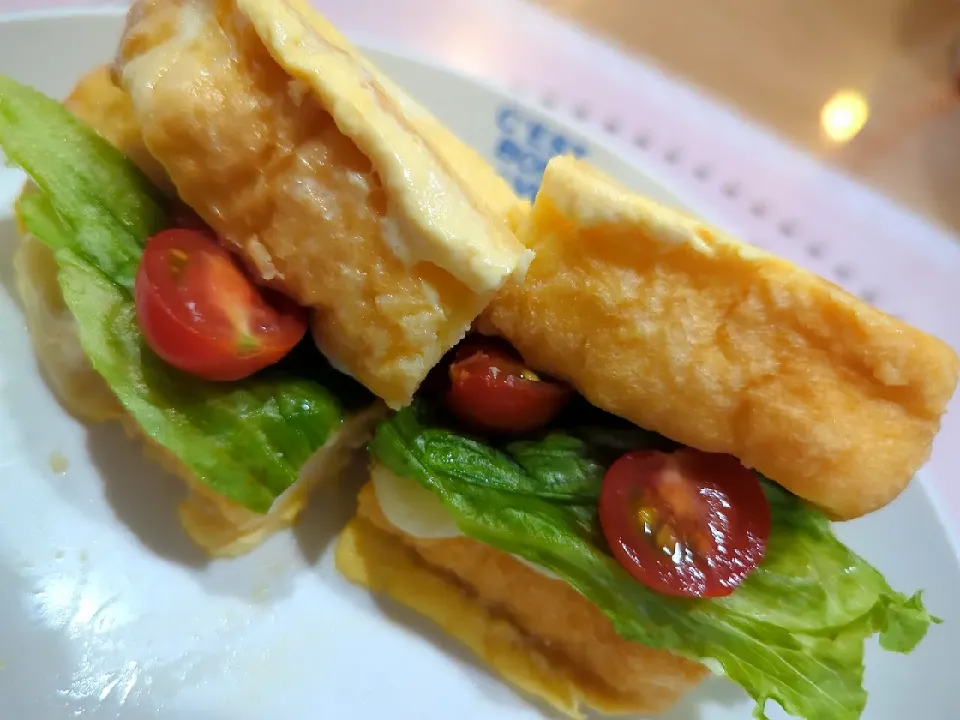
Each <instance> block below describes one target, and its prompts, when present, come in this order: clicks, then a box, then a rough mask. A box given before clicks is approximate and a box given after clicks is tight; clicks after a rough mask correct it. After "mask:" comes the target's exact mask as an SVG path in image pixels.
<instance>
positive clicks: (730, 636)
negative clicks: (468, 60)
mask: <svg viewBox="0 0 960 720" xmlns="http://www.w3.org/2000/svg"><path fill="white" fill-rule="evenodd" d="M518 236H519V238H520V239H521V240H522V241H523V242H524V243H525V244H526V245H527V247H529V248H530V249H532V250H533V251H535V253H536V257H535V259H534V261H533V262H532V264H531V265H530V268H529V270H528V272H527V274H526V277H525V279H524V280H523V281H522V282H516V283H509V284H508V285H507V286H506V287H505V288H504V289H503V290H502V291H501V292H500V294H499V295H498V296H497V298H496V299H495V300H494V301H493V302H492V303H491V305H490V306H489V307H488V309H487V310H486V311H485V313H484V314H483V316H482V318H481V319H480V321H479V322H478V323H477V328H478V329H479V330H480V331H481V332H483V333H486V334H487V335H488V336H491V337H487V338H484V337H482V336H475V337H472V338H469V339H468V340H467V341H466V342H465V343H464V344H463V345H462V346H461V347H460V348H459V349H458V350H457V351H456V352H455V353H453V354H451V356H450V357H449V358H448V359H447V361H446V362H445V365H446V367H445V368H441V369H440V370H439V371H438V372H439V373H440V374H439V376H438V377H437V380H436V382H432V383H430V384H429V385H428V386H425V387H424V389H423V390H422V391H421V394H420V396H419V397H418V400H417V401H416V403H415V404H414V405H413V406H412V407H410V408H406V409H404V410H402V411H400V412H398V413H396V414H395V415H393V416H392V417H391V418H389V419H388V420H386V421H384V422H383V423H382V424H380V426H379V427H378V429H377V431H376V433H375V436H374V439H373V441H372V442H371V444H370V451H371V482H370V483H368V485H367V486H366V487H365V488H364V489H363V491H362V492H361V495H360V501H359V506H358V512H357V515H356V517H355V518H354V520H353V521H352V522H351V524H350V526H349V527H348V529H347V530H346V532H345V533H344V534H343V536H342V537H341V540H340V542H339V545H338V550H337V562H338V567H339V568H340V570H341V572H343V573H344V574H345V575H346V576H347V577H349V578H350V579H352V580H354V581H356V582H359V583H362V584H363V585H366V586H367V587H370V588H372V589H374V590H378V591H383V592H385V593H387V594H389V595H391V596H393V597H394V598H396V599H397V600H399V601H400V602H402V603H404V604H406V605H408V606H410V607H412V608H414V609H415V610H417V611H418V612H420V613H423V614H424V615H426V616H428V617H430V618H432V619H433V620H434V621H435V622H436V623H437V624H439V625H440V626H441V627H442V628H443V629H444V630H446V631H447V632H449V633H451V634H452V635H454V636H455V637H457V638H458V639H459V640H461V641H462V642H463V643H465V644H466V645H467V646H469V647H470V648H471V649H472V650H474V651H475V652H476V653H477V654H478V655H480V656H481V657H482V658H483V659H484V660H485V661H487V662H488V663H490V664H491V665H492V666H493V667H494V668H495V669H496V670H497V671H498V672H499V673H500V674H501V675H502V676H503V677H504V678H505V679H506V680H507V681H509V682H511V683H512V684H514V685H515V686H517V687H519V688H521V689H523V690H526V691H528V692H530V693H532V694H534V695H536V696H539V697H540V698H541V699H543V700H545V701H546V702H548V703H549V704H551V705H552V706H554V707H555V708H557V709H558V710H560V711H562V712H565V713H567V714H569V715H571V716H574V717H576V716H578V715H580V713H581V712H582V711H583V710H584V709H587V708H593V709H596V710H599V711H602V712H605V713H615V714H632V713H636V714H658V713H661V712H663V711H665V710H666V709H668V708H669V707H670V706H671V705H672V704H673V703H674V702H675V701H676V700H677V699H678V698H679V697H680V696H681V695H682V694H683V693H684V692H686V691H687V690H689V689H691V688H693V687H694V686H696V684H697V683H698V682H700V681H701V680H702V679H703V678H704V677H705V676H706V675H707V674H708V673H709V672H711V671H712V672H715V673H717V674H721V675H724V676H726V677H727V678H729V679H730V680H731V681H733V682H735V683H737V684H739V685H740V686H741V687H742V688H743V689H744V690H745V691H746V692H747V694H748V695H749V696H750V697H752V698H753V699H754V700H755V701H756V704H757V716H758V717H764V709H765V707H766V705H767V702H768V701H773V702H776V703H778V704H779V705H781V706H782V707H783V709H784V710H786V712H787V713H788V714H790V715H793V716H796V717H801V718H807V719H808V720H814V719H817V720H819V719H820V718H832V719H838V720H846V719H852V718H858V717H860V714H861V712H862V711H863V709H864V707H865V704H866V700H867V698H866V693H865V691H864V689H863V686H862V679H863V671H864V668H863V648H864V644H865V641H866V640H867V639H868V638H870V637H872V636H874V635H879V637H880V644H881V646H882V647H884V648H885V649H887V650H893V651H899V652H908V651H910V650H912V649H913V648H914V647H915V646H916V645H917V643H919V642H920V640H921V639H922V638H923V636H924V635H925V633H926V631H927V628H928V626H929V625H930V624H931V623H933V622H936V619H935V618H933V617H931V616H930V615H929V614H928V613H927V612H926V610H925V609H924V607H923V605H922V603H921V600H920V596H919V594H916V595H913V596H912V597H907V596H904V595H901V594H900V593H898V592H897V591H895V590H893V589H892V588H890V587H889V585H888V584H887V583H886V581H885V580H884V578H883V577H882V576H881V575H880V573H879V572H878V571H877V570H875V569H874V568H873V567H871V566H870V565H869V563H867V562H866V561H865V560H864V559H862V558H860V557H858V556H857V555H856V554H854V553H853V552H852V551H851V550H849V549H848V548H847V547H845V546H844V545H843V544H842V543H841V542H840V541H839V540H838V539H837V538H836V537H835V536H834V535H833V533H832V532H831V527H830V519H848V518H855V517H858V516H861V515H863V514H865V513H868V512H871V511H873V510H875V509H877V508H879V507H882V506H883V505H885V504H887V503H889V502H891V501H892V500H893V499H894V498H895V497H896V496H897V494H898V493H899V492H900V491H902V490H903V488H904V487H905V486H906V485H907V484H908V482H909V480H910V479H911V477H912V476H913V474H914V473H915V472H916V470H917V469H918V468H919V467H920V466H921V465H922V464H923V463H924V462H925V461H926V459H927V457H928V455H929V453H930V448H931V443H932V441H933V438H934V436H935V435H936V433H937V431H938V428H939V423H940V418H941V416H942V414H943V412H944V411H945V408H946V406H947V403H948V401H949V399H950V397H951V396H952V394H953V392H954V390H955V388H956V383H957V375H958V359H957V356H956V354H955V353H954V352H953V350H951V349H950V348H949V347H947V346H946V345H945V344H943V343H942V342H940V341H939V340H937V339H935V338H932V337H930V336H929V335H926V334H925V333H923V332H921V331H919V330H917V329H915V328H912V327H910V326H909V325H906V324H905V323H902V322H900V321H898V320H895V319H893V318H890V317H888V316H886V315H884V314H883V313H881V312H879V311H877V310H875V309H873V308H871V307H868V306H867V305H865V304H863V303H861V302H860V301H859V300H857V299H856V298H854V297H852V296H850V295H849V294H847V293H846V292H844V291H843V290H842V289H840V288H838V287H836V286H834V285H832V284H830V283H828V282H826V281H824V280H822V279H820V278H817V277H815V276H813V275H811V274H809V273H807V272H806V271H804V270H802V269H800V268H797V267H795V266H793V265H791V264H790V263H788V262H786V261H783V260H781V259H778V258H775V257H773V256H771V255H769V254H767V253H764V252H761V251H760V250H758V249H756V248H753V247H750V246H748V245H745V244H742V243H739V242H737V241H736V240H734V239H732V238H730V237H727V236H726V235H724V234H722V233H720V232H718V231H717V230H715V229H712V228H709V227H707V226H705V225H703V224H702V223H700V222H698V221H696V220H694V219H692V218H689V217H686V216H684V215H682V214H680V213H677V212H674V211H672V210H670V209H667V208H664V207H661V206H659V205H657V204H655V203H652V202H650V201H648V200H646V199H644V198H640V197H637V196H635V195H634V194H632V193H630V192H629V191H627V190H626V189H624V188H622V187H620V186H618V185H617V184H616V183H614V182H613V181H611V180H610V179H608V178H606V177H604V176H603V175H601V174H600V173H598V172H597V171H595V170H593V169H592V168H590V167H589V166H587V165H585V164H584V163H582V162H580V161H577V160H574V159H572V158H556V159H554V160H552V161H551V162H550V164H549V165H548V167H547V171H546V174H545V176H544V180H543V184H542V186H541V188H540V191H539V193H538V195H537V197H536V200H535V202H534V204H533V208H532V211H531V212H530V214H529V216H528V217H526V218H525V219H524V220H523V221H522V222H521V224H520V227H519V233H518Z"/></svg>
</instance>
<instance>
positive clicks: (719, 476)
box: [600, 448, 770, 598]
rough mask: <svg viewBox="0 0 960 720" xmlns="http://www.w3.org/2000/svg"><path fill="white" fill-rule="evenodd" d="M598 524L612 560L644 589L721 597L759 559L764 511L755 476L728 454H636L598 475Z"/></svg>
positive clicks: (766, 525) (766, 520)
mask: <svg viewBox="0 0 960 720" xmlns="http://www.w3.org/2000/svg"><path fill="white" fill-rule="evenodd" d="M600 524H601V526H602V528H603V533H604V536H605V537H606V539H607V543H608V544H609V545H610V549H611V551H612V552H613V555H614V557H616V559H617V560H618V561H619V562H620V564H621V565H623V567H624V568H626V570H627V571H628V572H629V573H630V574H631V575H633V576H634V577H635V578H636V579H637V580H639V581H640V582H641V583H643V584H644V585H646V586H648V587H650V588H652V589H653V590H656V591H658V592H661V593H664V594H666V595H673V596H679V597H701V598H705V597H723V596H726V595H729V594H730V593H732V592H733V590H734V589H735V588H736V587H737V586H738V585H740V584H741V583H742V582H743V581H744V579H745V578H746V577H747V575H748V574H749V573H750V572H751V571H752V570H754V569H755V568H756V567H757V566H758V565H759V564H760V562H761V561H762V560H763V556H764V553H765V552H766V547H767V538H768V537H769V535H770V506H769V504H768V503H767V499H766V497H765V496H764V494H763V488H761V486H760V481H759V480H758V479H757V477H756V476H755V475H754V474H753V473H752V472H751V471H750V470H748V469H747V468H745V467H743V465H742V464H741V463H740V461H739V460H737V459H736V458H734V457H733V456H731V455H717V454H710V453H704V452H700V451H699V450H694V449H692V448H684V449H681V450H678V451H676V452H674V453H669V454H668V453H662V452H658V451H652V450H650V451H638V452H632V453H627V454H626V455H624V456H622V457H620V458H619V459H618V460H617V461H616V462H615V463H614V464H613V465H611V466H610V469H609V470H608V471H607V473H606V475H605V476H604V481H603V488H602V490H601V495H600Z"/></svg>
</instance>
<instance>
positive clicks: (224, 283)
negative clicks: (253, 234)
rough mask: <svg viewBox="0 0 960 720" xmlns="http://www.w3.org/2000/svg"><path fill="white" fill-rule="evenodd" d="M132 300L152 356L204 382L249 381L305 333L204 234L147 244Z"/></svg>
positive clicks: (173, 233) (298, 317)
mask: <svg viewBox="0 0 960 720" xmlns="http://www.w3.org/2000/svg"><path fill="white" fill-rule="evenodd" d="M134 300H135V304H136V312H137V322H138V324H139V326H140V329H141V331H142V332H143V334H144V337H145V338H146V340H147V343H148V344H149V345H150V347H151V349H152V350H153V351H154V352H155V353H156V354H157V355H159V356H160V357H161V358H162V359H163V360H165V361H166V362H168V363H169V364H170V365H173V366H174V367H176V368H178V369H180V370H183V371H184V372H187V373H190V374H192V375H196V376H198V377H201V378H204V379H206V380H216V381H229V380H239V379H241V378H245V377H248V376H250V375H252V374H253V373H255V372H257V371H258V370H262V369H263V368H265V367H267V366H269V365H272V364H274V363H276V362H277V361H279V360H280V359H281V358H283V357H284V356H285V355H286V354H287V353H289V352H290V350H291V349H293V347H294V346H295V345H296V344H297V343H298V342H300V340H301V339H302V338H303V336H304V334H305V333H306V330H307V316H306V311H305V310H304V309H303V308H301V307H299V306H298V305H296V304H295V303H293V302H292V301H290V300H288V299H287V298H284V297H282V296H280V295H279V294H277V293H274V292H272V291H270V290H267V289H265V288H261V287H259V286H257V285H256V284H255V283H254V282H253V281H252V280H251V279H250V278H249V277H248V276H247V275H246V274H245V273H244V272H243V270H242V269H241V268H240V266H239V265H238V264H237V262H236V260H234V258H233V256H232V255H230V253H229V252H227V251H226V250H225V249H224V248H223V247H221V246H220V244H219V243H218V242H217V240H216V238H215V237H213V235H212V234H211V233H209V232H207V231H200V230H195V229H175V230H166V231H164V232H161V233H159V234H157V235H155V236H154V237H152V238H150V240H148V241H147V246H146V249H145V250H144V253H143V258H142V259H141V261H140V266H139V268H138V269H137V277H136V281H135V284H134Z"/></svg>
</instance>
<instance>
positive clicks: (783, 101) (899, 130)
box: [533, 0, 960, 234]
mask: <svg viewBox="0 0 960 720" xmlns="http://www.w3.org/2000/svg"><path fill="white" fill-rule="evenodd" d="M533 1H534V2H536V3H537V4H539V5H541V6H542V7H545V8H547V9H549V10H551V11H553V12H555V13H557V14H559V15H561V16H564V17H566V18H568V19H570V20H573V21H574V22H576V23H578V24H579V25H581V26H582V27H584V28H586V29H588V30H589V31H591V32H592V33H594V34H595V35H600V36H602V37H604V38H606V39H608V40H610V41H612V42H614V43H616V44H618V45H620V46H621V47H622V48H624V49H627V50H629V51H631V52H634V53H638V54H640V55H642V56H643V57H644V58H645V59H647V60H651V61H653V62H655V63H656V64H658V65H659V66H660V67H661V68H662V69H664V70H666V71H668V72H670V73H672V74H674V75H676V76H679V77H682V78H683V79H685V80H687V81H689V82H691V83H692V84H694V85H695V86H697V87H698V88H700V89H702V90H706V91H708V92H709V93H711V94H713V95H714V96H716V97H719V98H722V99H723V100H725V101H727V102H728V103H730V104H733V105H734V106H736V107H737V108H738V109H739V110H741V111H742V112H744V113H745V114H746V115H748V116H750V117H753V118H754V119H756V120H759V121H761V122H762V123H764V124H766V125H767V126H769V127H772V128H773V129H775V130H776V131H777V132H778V133H779V134H780V135H781V136H783V137H785V138H786V139H788V140H789V141H791V142H793V143H794V144H796V145H799V146H800V147H802V148H803V149H804V150H806V151H808V152H810V153H812V154H814V155H816V156H818V157H820V158H823V159H825V160H826V161H828V162H829V163H831V164H832V165H833V166H835V167H838V168H840V169H842V170H844V171H846V172H848V173H850V174H851V175H853V176H854V177H856V178H857V179H859V180H861V181H863V182H865V183H867V184H868V185H870V186H872V187H874V188H876V189H878V190H880V191H882V192H884V193H885V194H887V195H888V196H891V197H893V198H895V199H896V200H898V201H900V202H901V203H902V204H904V205H906V206H908V207H910V208H912V209H914V210H916V211H919V212H921V213H922V214H924V215H926V216H927V217H928V218H930V219H932V220H934V221H936V222H938V223H939V224H942V225H944V226H946V227H947V228H949V229H950V230H952V231H953V233H954V234H956V232H957V231H958V230H960V83H958V82H957V81H956V80H955V78H956V77H957V75H955V74H954V73H953V71H952V67H953V65H954V62H955V60H956V59H957V58H958V54H960V53H958V52H957V47H958V46H957V42H958V41H960V2H958V1H957V0H922V2H916V0H843V2H837V1H836V0H804V1H803V2H797V1H796V0H763V1H762V2H758V0H671V2H663V1H662V0H533ZM843 91H853V92H855V93H858V94H859V95H861V96H862V98H863V99H864V100H865V101H866V104H867V106H868V109H869V116H868V119H867V121H866V123H865V125H864V126H863V128H862V130H861V131H860V132H859V133H857V134H856V135H855V136H854V137H853V138H852V139H851V140H849V141H846V142H838V141H835V140H831V139H830V138H829V136H828V135H827V134H826V133H825V132H824V129H823V127H822V122H821V115H822V112H823V109H824V107H825V105H826V104H827V103H828V102H829V101H830V99H831V98H833V97H834V96H835V94H836V93H838V92H843Z"/></svg>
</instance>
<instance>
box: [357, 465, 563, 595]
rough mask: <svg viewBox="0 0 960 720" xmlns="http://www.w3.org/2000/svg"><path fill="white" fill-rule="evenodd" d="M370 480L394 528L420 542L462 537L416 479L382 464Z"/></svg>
mask: <svg viewBox="0 0 960 720" xmlns="http://www.w3.org/2000/svg"><path fill="white" fill-rule="evenodd" d="M370 479H371V480H373V489H374V491H375V492H376V494H377V502H378V503H379V504H380V509H381V510H383V514H384V515H385V516H386V518H387V520H389V521H390V524H391V525H393V526H394V527H396V528H397V529H399V530H401V531H403V532H404V533H406V534H407V535H410V536H411V537H415V538H420V539H434V540H439V539H442V538H456V537H463V533H462V532H460V528H458V527H457V525H456V523H455V522H454V521H453V518H452V517H451V515H450V513H449V512H447V509H446V508H445V507H444V506H443V503H442V502H440V498H438V497H437V496H436V495H434V494H433V493H432V492H430V491H429V490H427V489H426V488H425V487H423V485H421V484H420V483H418V482H417V481H416V480H411V479H410V478H405V477H400V476H398V475H396V474H394V473H393V472H391V471H390V470H388V469H387V468H386V467H384V466H383V465H374V466H373V469H372V470H371V471H370ZM513 558H514V559H515V560H516V561H517V562H519V563H522V564H524V565H526V566H527V567H528V568H530V569H531V570H535V571H536V572H538V573H540V574H541V575H544V576H546V577H549V578H553V579H555V580H559V579H560V578H559V577H558V576H557V575H554V574H553V573H552V572H550V571H549V570H547V569H546V568H542V567H540V566H539V565H535V564H534V563H532V562H530V561H529V560H526V559H524V558H522V557H520V556H519V555H513Z"/></svg>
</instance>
